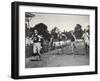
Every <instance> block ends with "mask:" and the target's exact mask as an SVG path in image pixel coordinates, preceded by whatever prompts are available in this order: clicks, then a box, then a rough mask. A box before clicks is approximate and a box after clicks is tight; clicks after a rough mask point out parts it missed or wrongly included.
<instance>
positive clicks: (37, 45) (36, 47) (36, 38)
mask: <svg viewBox="0 0 100 81" xmlns="http://www.w3.org/2000/svg"><path fill="white" fill-rule="evenodd" d="M32 39H33V54H38V56H39V60H41V54H40V51H41V48H42V46H41V39H42V37H41V36H40V35H38V32H37V30H34V34H33V35H32Z"/></svg>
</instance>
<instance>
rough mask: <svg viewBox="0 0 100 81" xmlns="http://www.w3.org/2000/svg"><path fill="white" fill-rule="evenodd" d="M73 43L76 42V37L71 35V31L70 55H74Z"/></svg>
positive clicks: (74, 46)
mask: <svg viewBox="0 0 100 81" xmlns="http://www.w3.org/2000/svg"><path fill="white" fill-rule="evenodd" d="M75 41H76V37H75V35H74V34H73V31H71V50H72V54H74V48H76V45H75Z"/></svg>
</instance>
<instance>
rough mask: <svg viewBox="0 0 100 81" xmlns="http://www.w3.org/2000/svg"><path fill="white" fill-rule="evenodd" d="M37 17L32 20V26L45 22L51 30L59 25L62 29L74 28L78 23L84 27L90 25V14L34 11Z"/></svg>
mask: <svg viewBox="0 0 100 81" xmlns="http://www.w3.org/2000/svg"><path fill="white" fill-rule="evenodd" d="M32 14H35V17H33V18H32V20H31V21H30V27H34V26H35V25H36V24H38V23H44V24H46V25H47V26H48V30H49V31H51V30H52V29H53V28H54V27H58V28H59V29H60V31H64V30H65V31H70V30H73V29H74V27H75V25H76V24H81V25H82V29H84V28H85V27H86V26H87V25H89V21H90V18H89V16H88V15H68V14H50V13H49V14H47V13H32Z"/></svg>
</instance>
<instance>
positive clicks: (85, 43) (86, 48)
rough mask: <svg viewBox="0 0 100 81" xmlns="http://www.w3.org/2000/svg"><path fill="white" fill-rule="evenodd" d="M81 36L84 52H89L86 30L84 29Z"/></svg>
mask: <svg viewBox="0 0 100 81" xmlns="http://www.w3.org/2000/svg"><path fill="white" fill-rule="evenodd" d="M82 38H83V40H84V45H85V50H86V53H88V52H89V34H88V32H87V31H86V30H84V34H83V36H82Z"/></svg>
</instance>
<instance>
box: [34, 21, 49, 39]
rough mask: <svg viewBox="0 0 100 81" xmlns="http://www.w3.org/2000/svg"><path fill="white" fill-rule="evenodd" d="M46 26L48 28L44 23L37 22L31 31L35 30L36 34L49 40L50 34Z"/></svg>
mask: <svg viewBox="0 0 100 81" xmlns="http://www.w3.org/2000/svg"><path fill="white" fill-rule="evenodd" d="M47 28H48V27H47V25H45V24H44V23H39V24H36V25H35V26H34V27H33V29H32V31H33V32H34V30H37V31H38V34H39V35H42V36H43V37H44V39H46V40H50V34H49V32H48V30H47Z"/></svg>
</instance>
